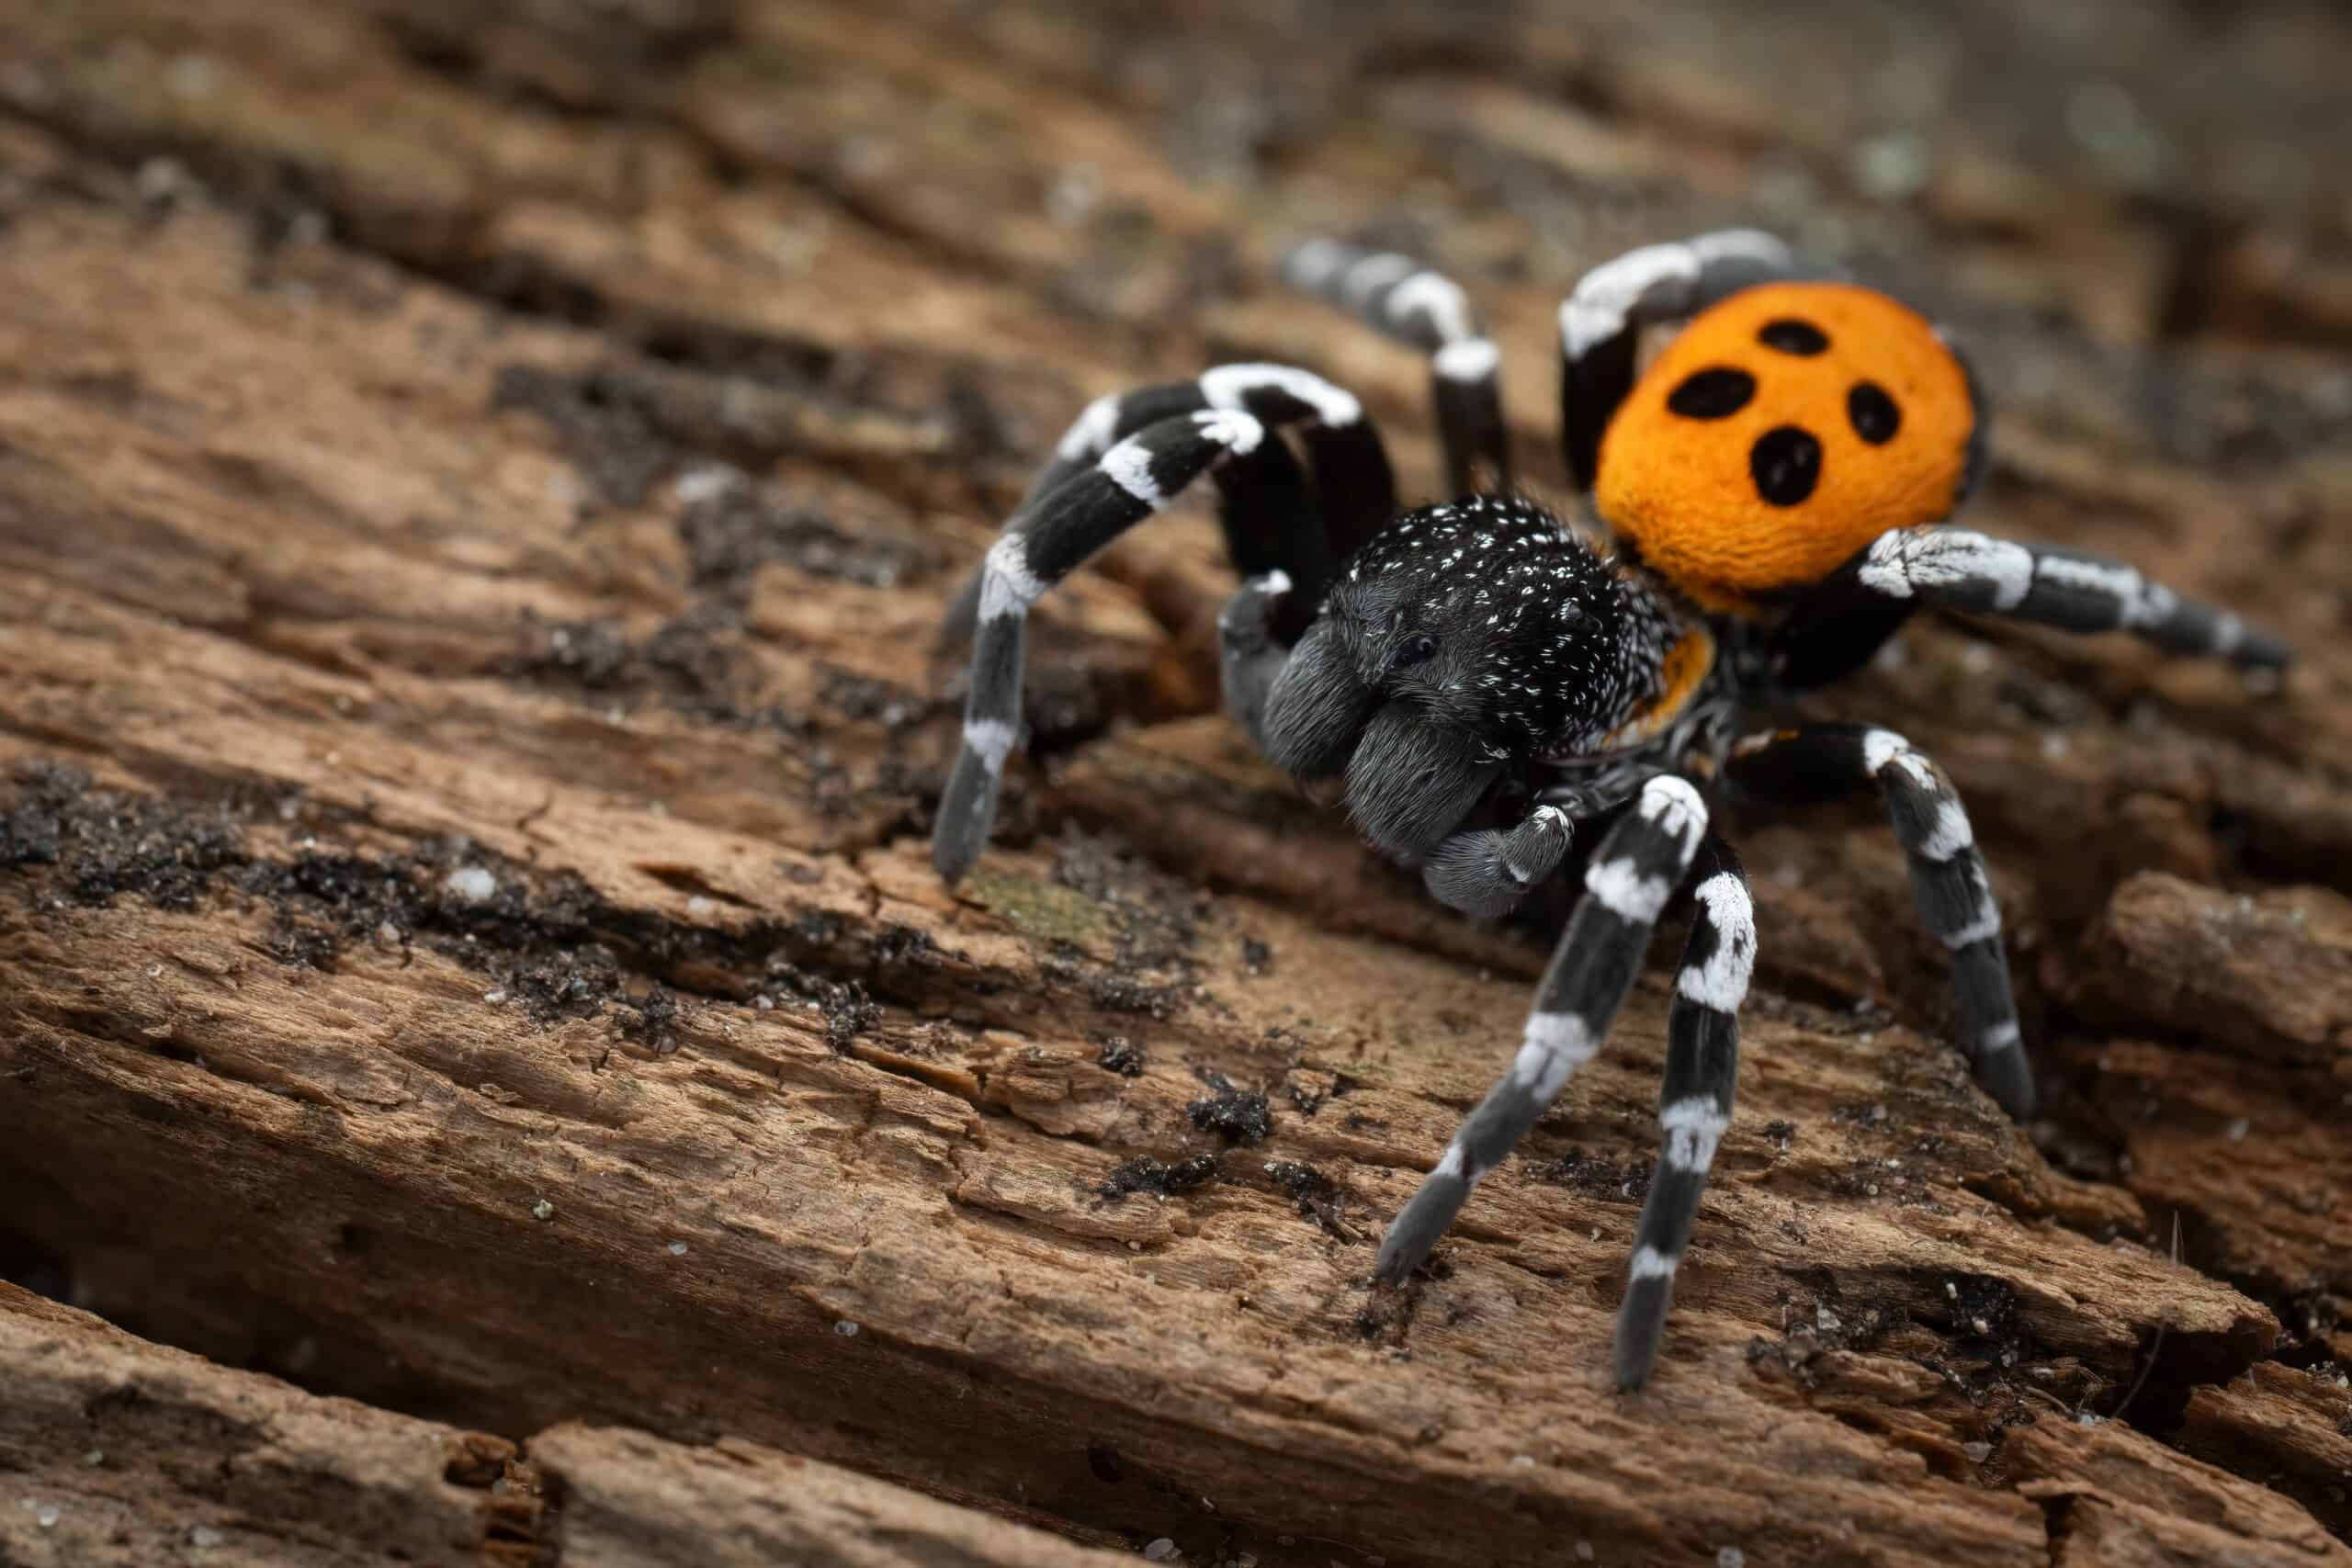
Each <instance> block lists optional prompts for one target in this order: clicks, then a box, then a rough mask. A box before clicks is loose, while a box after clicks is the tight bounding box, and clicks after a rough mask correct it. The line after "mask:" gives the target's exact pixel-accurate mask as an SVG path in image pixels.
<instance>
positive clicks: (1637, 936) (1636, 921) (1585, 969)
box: [1375, 774, 1707, 1283]
mask: <svg viewBox="0 0 2352 1568" xmlns="http://www.w3.org/2000/svg"><path fill="white" fill-rule="evenodd" d="M1706 831H1707V808H1706V806H1705V804H1704V803H1703V802H1702V801H1701V799H1700V798H1699V792H1698V791H1697V790H1696V789H1694V788H1692V787H1691V784H1690V782H1689V781H1688V780H1686V779H1681V778H1677V777H1675V776H1673V775H1671V774H1667V775H1662V776H1660V777H1657V778H1654V779H1652V780H1651V781H1650V782H1649V783H1648V784H1645V785H1644V786H1643V788H1642V793H1641V795H1640V796H1639V797H1638V798H1637V799H1636V800H1635V801H1634V805H1633V807H1632V808H1631V809H1629V810H1628V811H1627V812H1626V813H1625V814H1624V815H1623V816H1622V817H1620V818H1618V820H1617V823H1616V825H1615V826H1614V827H1612V828H1611V829H1610V830H1609V835H1608V837H1607V838H1605V839H1603V840H1601V843H1600V849H1599V850H1598V851H1597V852H1595V853H1594V855H1593V857H1592V862H1591V863H1590V864H1589V866H1588V867H1587V868H1586V870H1585V877H1584V886H1585V895H1584V897H1582V898H1581V899H1579V900H1578V901H1577V908H1576V912H1575V913H1574V914H1573V915H1572V916H1570V917H1569V919H1568V925H1567V929H1566V931H1563V932H1562V933H1561V935H1560V940H1559V943H1558V945H1557V946H1556V947H1555V948H1554V949H1553V952H1552V962H1551V964H1549V966H1547V967H1546V968H1545V969H1544V978H1543V980H1542V982H1541V983H1540V984H1539V985H1538V987H1537V988H1536V993H1535V1006H1534V1008H1533V1010H1531V1011H1530V1012H1529V1013H1528V1015H1527V1029H1526V1032H1525V1034H1524V1036H1523V1037H1522V1039H1521V1044H1520V1048H1519V1055H1518V1057H1517V1058H1516V1059H1515V1060H1514V1061H1513V1062H1512V1064H1511V1069H1510V1073H1509V1074H1508V1075H1507V1076H1506V1077H1504V1078H1503V1079H1502V1081H1501V1082H1499V1083H1498V1084H1496V1085H1495V1087H1494V1088H1493V1089H1490V1090H1488V1091H1487V1098H1486V1099H1484V1100H1480V1101H1479V1102H1478V1105H1477V1107H1476V1109H1475V1110H1473V1111H1471V1112H1470V1115H1469V1117H1468V1118H1467V1119H1466V1120H1465V1121H1464V1122H1463V1123H1462V1130H1461V1131H1460V1132H1458V1133H1456V1134H1454V1135H1453V1143H1451V1144H1450V1145H1447V1146H1446V1151H1445V1156H1444V1157H1443V1158H1442V1159H1440V1160H1439V1161H1438V1163H1437V1168H1436V1169H1435V1170H1432V1171H1431V1172H1430V1174H1429V1176H1428V1178H1427V1179H1425V1180H1423V1181H1422V1183H1421V1186H1420V1190H1419V1191H1417V1192H1415V1193H1414V1194H1413V1196H1412V1198H1411V1200H1410V1201H1408V1202H1407V1203H1406V1205H1405V1207H1404V1208H1403V1209H1402V1210H1400V1211H1399V1212H1398V1213H1397V1218H1396V1220H1395V1221H1394V1222H1393V1223H1392V1224H1390V1225H1389V1227H1388V1234H1387V1235H1385V1237H1383V1238H1382V1240H1381V1244H1380V1260H1379V1263H1378V1264H1377V1265H1376V1268H1375V1272H1376V1275H1377V1277H1378V1278H1380V1279H1382V1280H1388V1281H1389V1282H1391V1283H1399V1282H1401V1281H1402V1280H1404V1279H1405V1277H1406V1276H1407V1275H1408V1274H1410V1273H1411V1272H1412V1271H1413V1270H1414V1269H1417V1268H1419V1266H1420V1264H1421V1261H1422V1259H1424V1258H1427V1257H1428V1256H1429V1254H1430V1248H1431V1247H1435V1246H1436V1245H1437V1240H1438V1237H1440V1236H1441V1235H1444V1234H1445V1229H1446V1227H1447V1226H1448V1225H1450V1224H1453V1217H1454V1215H1456V1214H1457V1213H1461V1211H1462V1205H1463V1203H1464V1201H1465V1200H1467V1199H1468V1198H1469V1196H1470V1189H1471V1188H1473V1187H1475V1186H1476V1185H1477V1183H1478V1180H1479V1179H1480V1178H1481V1177H1484V1176H1485V1175H1486V1174H1487V1172H1488V1171H1490V1170H1492V1169H1494V1168H1495V1167H1497V1166H1498V1165H1500V1164H1501V1163H1502V1161H1503V1156H1506V1155H1508V1154H1509V1153H1510V1151H1511V1149H1512V1147H1513V1146H1514V1145H1517V1144H1518V1142H1519V1141H1520V1139H1521V1138H1522V1137H1524V1136H1526V1135H1527V1130H1528V1129H1529V1128H1531V1127H1532V1126H1534V1125H1535V1120H1536V1118H1537V1117H1539V1116H1541V1115H1543V1114H1544V1108H1545V1107H1546V1106H1549V1105H1550V1104H1551V1103H1552V1101H1553V1100H1555V1099H1557V1098H1558V1096H1559V1093H1560V1090H1561V1089H1562V1088H1563V1087H1564V1086H1565V1085H1566V1083H1567V1081H1568V1077H1569V1075H1570V1074H1572V1073H1574V1072H1575V1071H1576V1070H1577V1068H1578V1067H1580V1066H1583V1065H1584V1064H1585V1063H1587V1062H1589V1061H1590V1060H1591V1059H1592V1057H1593V1055H1594V1054H1595V1053H1596V1052H1598V1051H1599V1050H1600V1043H1601V1042H1602V1041H1603V1040H1604V1039H1606V1038H1607V1037H1608V1034H1609V1028H1610V1025H1611V1024H1612V1023H1613V1022H1615V1021H1616V1018H1617V1010H1618V1009H1619V1008H1621V1007H1623V1005H1624V1001H1625V995H1626V993H1627V992H1628V991H1630V990H1631V989H1632V988H1633V985H1634V976H1635V975H1636V974H1637V973H1638V972H1639V971H1640V968H1641V964H1642V953H1643V952H1644V950H1645V949H1646V948H1647V947H1648V945H1649V939H1650V931H1651V928H1652V927H1654V926H1655V925H1656V924H1657V918H1658V914H1659V911H1661V910H1662V909H1664V908H1666V904H1667V900H1668V899H1669V898H1670V897H1673V895H1674V890H1675V888H1676V887H1678V886H1680V885H1681V882H1682V879H1683V875H1684V874H1685V873H1686V872H1687V871H1689V869H1690V867H1691V857H1692V856H1693V855H1695V854H1696V853H1697V852H1698V849H1699V841H1700V840H1701V839H1702V838H1703V837H1704V836H1705V834H1706Z"/></svg>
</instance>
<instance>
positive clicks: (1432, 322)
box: [1283, 240, 1510, 495]
mask: <svg viewBox="0 0 2352 1568" xmlns="http://www.w3.org/2000/svg"><path fill="white" fill-rule="evenodd" d="M1283 276H1284V277H1285V278H1287V279H1288V280H1289V281H1290V282H1291V283H1292V284H1293V285H1295V287H1297V288H1303V289H1305V290H1306V291H1307V292H1308V293H1310V294H1313V295H1315V296H1317V298H1319V299H1326V300H1329V302H1330V303H1332V304H1334V305H1338V306H1340V307H1341V308H1343V309H1345V310H1351V311H1353V312H1354V313H1355V314H1356V315H1358V316H1360V317H1362V318H1363V320H1364V321H1367V322H1369V323H1371V325H1373V326H1374V327H1375V328H1377V329H1379V330H1380V331H1381V332H1383V333H1386V334H1387V335H1388V336H1390V337H1393V338H1396V339H1397V340H1398V341H1400V342H1403V343H1408V344H1411V345H1412V346H1414V347H1415V348H1418V349H1419V350H1420V351H1421V352H1422V353H1424V354H1426V355H1430V401H1431V402H1432V403H1433V404H1434V405H1435V406H1436V409H1437V424H1438V434H1439V436H1440V438H1441V439H1442V442H1443V444H1444V446H1445V468H1446V482H1447V484H1448V485H1449V486H1450V487H1451V488H1452V491H1453V493H1454V494H1456V495H1469V494H1473V493H1478V492H1485V491H1507V490H1509V489H1510V440H1509V435H1508V433H1507V432H1506V431H1505V430H1504V428H1503V404H1502V384H1501V380H1500V375H1499V372H1500V370H1501V368H1502V354H1501V351H1500V350H1498V349H1497V348H1496V346H1495V342H1494V339H1492V338H1490V337H1488V336H1487V335H1486V333H1485V332H1484V331H1483V330H1482V329H1481V328H1480V326H1479V324H1478V319H1477V316H1476V312H1474V311H1473V310H1471V308H1470V298H1469V296H1468V295H1467V294H1465V293H1464V292H1463V289H1462V286H1461V285H1460V284H1458V283H1455V282H1454V281H1453V279H1452V278H1450V277H1447V276H1443V275H1442V274H1441V273H1436V272H1432V271H1430V269H1429V268H1427V267H1425V266H1423V265H1420V263H1419V262H1417V261H1415V260H1413V259H1412V258H1411V257H1410V256H1404V255H1399V254H1397V253H1396V252H1394V251H1368V250H1364V249H1363V248H1362V247H1360V246H1356V245H1351V244H1347V243H1343V242H1341V241H1339V240H1309V241H1308V242H1306V243H1305V244H1303V245H1301V246H1299V247H1298V248H1297V249H1296V250H1295V251H1293V252H1291V254H1289V256H1288V257H1286V258H1285V259H1284V260H1283Z"/></svg>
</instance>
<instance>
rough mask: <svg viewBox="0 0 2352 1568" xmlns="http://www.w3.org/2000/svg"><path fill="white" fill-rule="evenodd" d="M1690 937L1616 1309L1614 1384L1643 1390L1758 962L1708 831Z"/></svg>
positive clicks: (1733, 1075) (1709, 1158)
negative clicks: (1650, 1162)
mask: <svg viewBox="0 0 2352 1568" xmlns="http://www.w3.org/2000/svg"><path fill="white" fill-rule="evenodd" d="M1697 874H1698V886H1696V887H1694V888H1693V889H1692V890H1691V892H1692V908H1691V935H1690V938H1689V940H1688V941H1687V942H1684V944H1683V948H1682V970H1681V973H1680V974H1679V976H1676V978H1675V982H1674V1003H1673V1006H1672V1007H1671V1009H1670V1010H1668V1013H1667V1015H1666V1082H1665V1085H1664V1087H1663V1088H1662V1089H1660V1090H1659V1092H1658V1112H1657V1119H1658V1126H1659V1127H1660V1129H1661V1130H1662V1131H1663V1132H1664V1133H1665V1134H1666V1137H1665V1141H1664V1142H1663V1143H1662V1144H1661V1145H1659V1147H1658V1155H1657V1171H1656V1173H1655V1174H1653V1175H1652V1176H1651V1178H1650V1195H1649V1199H1648V1201H1646V1202H1645V1203H1644V1204H1643V1205H1642V1219H1641V1224H1640V1226H1639V1228H1638V1229H1637V1230H1636V1231H1635V1232H1634V1258H1633V1263H1632V1267H1631V1280H1630V1282H1629V1283H1628V1285H1627V1287H1626V1290H1625V1302H1624V1304H1623V1306H1622V1307H1620V1308H1619V1309H1618V1313H1617V1386H1618V1387H1620V1388H1626V1389H1632V1388H1639V1387H1640V1386H1641V1385H1642V1384H1643V1383H1645V1382H1647V1381H1648V1380H1649V1375H1650V1366H1651V1363H1653V1362H1654V1361H1656V1360H1657V1345H1658V1337H1659V1335H1660V1333H1661V1332H1662V1331H1663V1330H1664V1328H1665V1326H1666V1314H1667V1309H1668V1307H1669V1306H1671V1305H1672V1304H1673V1302H1674V1271H1675V1269H1677V1268H1678V1267H1679V1265H1680V1263H1681V1261H1682V1250H1683V1248H1684V1247H1687V1246H1689V1245H1690V1241H1691V1220H1692V1218H1693V1217H1694V1216H1695V1215H1696V1214H1697V1213H1698V1211H1699V1195H1700V1194H1701V1193H1702V1192H1703V1191H1705V1190H1706V1186H1707V1168H1708V1167H1709V1166H1711V1165H1713V1163H1714V1158H1715V1145H1716V1144H1717V1142H1719V1141H1720V1140H1721V1139H1722V1137H1723V1134H1724V1128H1726V1127H1728V1126H1730V1125H1731V1106H1732V1094H1733V1090H1734V1089H1735V1088H1736V1085H1737V1081H1738V1077H1739V1006H1740V1003H1741V1002H1742V1001H1743V1000H1745V999H1746V998H1747V976H1748V973H1749V971H1750V970H1751V969H1752V968H1753V967H1754V966H1755V963H1756V910H1755V906H1754V905H1753V904H1752V903H1751V902H1750V901H1749V899H1748V896H1747V875H1746V874H1744V873H1743V872H1742V871H1741V870H1740V865H1739V857H1738V856H1737V855H1736V854H1734V853H1733V852H1732V849H1731V846H1730V845H1728V844H1726V843H1724V841H1723V840H1721V839H1719V838H1716V837H1715V836H1713V834H1710V835H1709V836H1708V838H1707V841H1706V843H1705V844H1704V845H1703V846H1702V848H1701V850H1700V852H1699V863H1698V873H1697Z"/></svg>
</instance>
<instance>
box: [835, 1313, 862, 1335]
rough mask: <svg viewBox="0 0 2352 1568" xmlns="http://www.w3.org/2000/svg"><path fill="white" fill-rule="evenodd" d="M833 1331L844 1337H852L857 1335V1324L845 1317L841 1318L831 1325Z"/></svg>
mask: <svg viewBox="0 0 2352 1568" xmlns="http://www.w3.org/2000/svg"><path fill="white" fill-rule="evenodd" d="M833 1332H834V1333H836V1334H838V1335H840V1336H841V1337H842V1338H844V1339H854V1338H856V1337H857V1325H856V1324H854V1323H852V1322H851V1321H850V1320H849V1319H847V1318H842V1320H841V1321H840V1322H838V1323H836V1324H834V1325H833Z"/></svg>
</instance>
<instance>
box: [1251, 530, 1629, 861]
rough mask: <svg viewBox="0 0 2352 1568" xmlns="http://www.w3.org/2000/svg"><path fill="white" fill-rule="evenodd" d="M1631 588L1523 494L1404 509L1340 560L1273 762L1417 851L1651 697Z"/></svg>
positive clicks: (1276, 716) (1288, 701) (1286, 671)
mask: <svg viewBox="0 0 2352 1568" xmlns="http://www.w3.org/2000/svg"><path fill="white" fill-rule="evenodd" d="M1636 592H1637V590H1636V589H1635V588H1634V585H1633V584H1632V583H1630V582H1629V581H1627V580H1625V579H1623V578H1622V577H1620V576H1618V575H1617V574H1616V573H1614V572H1612V571H1611V570H1610V569H1609V567H1608V566H1607V564H1606V563H1604V562H1603V561H1602V560H1601V559H1600V558H1599V557H1598V556H1597V555H1596V554H1595V553H1594V552H1593V551H1592V550H1591V549H1590V548H1589V547H1587V546H1585V545H1584V544H1583V543H1582V542H1581V541H1579V540H1577V539H1576V538H1574V537H1573V536H1569V535H1568V534H1566V533H1565V532H1564V531H1563V530H1562V529H1561V527H1560V525H1559V524H1558V522H1557V521H1556V520H1555V519H1554V518H1553V517H1552V516H1550V515H1549V514H1548V513H1544V511H1542V510H1541V509H1540V508H1538V507H1536V506H1534V505H1532V504H1531V503H1529V502H1521V501H1517V500H1512V499H1507V498H1487V497H1473V498H1470V499H1468V500H1465V501H1463V502H1459V503H1453V504H1446V505H1440V506H1425V507H1422V508H1421V509H1420V510H1419V511H1416V512H1408V513H1405V514H1404V515H1403V516H1401V517H1398V518H1397V520H1396V521H1394V522H1393V523H1390V524H1389V525H1387V526H1385V527H1384V528H1382V529H1381V530H1380V531H1379V532H1378V533H1376V534H1374V536H1372V538H1371V539H1370V540H1369V541H1368V542H1367V543H1366V544H1365V545H1364V546H1363V548H1362V549H1360V550H1358V551H1357V552H1356V553H1355V555H1354V556H1353V557H1351V558H1350V559H1349V561H1348V563H1347V565H1346V567H1345V568H1344V569H1343V570H1341V571H1340V574H1339V578H1338V581H1335V582H1334V583H1333V584H1332V586H1331V589H1330V592H1329V594H1328V596H1327V597H1326V598H1325V600H1324V602H1323V605H1322V608H1321V611H1320V613H1319V614H1318V615H1317V617H1316V620H1315V623H1314V625H1313V626H1310V627H1309V628H1308V629H1307V631H1306V635H1305V636H1304V637H1301V638H1300V640H1299V642H1298V644H1297V645H1296V646H1295V648H1294V649H1292V655H1291V659H1290V660H1289V662H1288V663H1287V664H1286V665H1285V666H1284V667H1283V671H1282V673H1281V674H1280V675H1278V676H1276V677H1275V679H1274V682H1273V684H1272V689H1271V690H1270V691H1269V693H1268V694H1267V699H1266V713H1265V735H1266V748H1267V754H1268V756H1269V757H1270V758H1271V759H1272V761H1274V762H1276V763H1277V764H1279V765H1281V766H1283V767H1284V768H1286V769H1288V770H1289V771H1290V772H1291V773H1295V774H1297V775H1298V776H1300V777H1302V778H1314V777H1317V776H1327V775H1329V774H1332V773H1341V772H1344V773H1345V774H1346V777H1347V803H1348V809H1349V811H1350V813H1351V815H1352V816H1353V817H1354V818H1355V821H1356V825H1357V827H1358V828H1359V829H1362V830H1363V833H1364V835H1365V836H1366V837H1367V838H1368V839H1369V840H1372V842H1374V844H1376V845H1378V846H1379V847H1380V848H1382V849H1383V850H1385V851H1387V852H1389V853H1391V854H1394V855H1397V856H1398V857H1400V858H1407V859H1418V857H1419V854H1420V853H1422V852H1425V851H1427V850H1428V849H1430V848H1431V847H1433V846H1434V845H1435V843H1436V841H1437V840H1439V839H1440V838H1441V837H1442V836H1443V835H1444V833H1445V832H1446V830H1447V829H1450V828H1452V827H1453V825H1454V824H1455V823H1456V822H1458V821H1460V820H1461V818H1463V816H1464V813H1465V812H1467V810H1468V809H1469V807H1470V805H1471V803H1472V802H1474V801H1475V800H1476V799H1477V797H1478V796H1479V795H1480V794H1481V793H1482V792H1483V791H1484V790H1485V789H1486V787H1487V784H1489V783H1491V782H1492V780H1493V778H1494V776H1495V774H1496V773H1498V771H1499V770H1500V768H1501V767H1502V766H1503V765H1504V764H1505V763H1507V762H1510V761H1516V760H1519V759H1521V758H1525V757H1528V756H1531V755H1532V754H1534V753H1536V752H1538V751H1541V750H1545V749H1547V748H1549V747H1552V746H1555V745H1559V744H1562V743H1566V744H1570V745H1576V744H1580V743H1583V742H1585V741H1587V740H1589V739H1593V738H1597V737H1598V736H1599V735H1600V733H1602V732H1603V731H1605V730H1606V729H1607V728H1609V726H1610V725H1611V723H1613V722H1615V720H1617V719H1618V718H1619V717H1621V716H1623V712H1624V710H1625V709H1626V707H1627V706H1628V705H1629V699H1630V698H1632V697H1634V696H1637V695H1646V694H1648V693H1649V692H1650V691H1651V689H1652V688H1653V687H1654V686H1655V684H1656V678H1657V671H1656V669H1655V667H1654V666H1651V665H1647V664H1645V662H1644V661H1643V660H1642V659H1641V658H1640V657H1639V656H1638V653H1637V650H1636V649H1635V648H1634V644H1633V642H1632V639H1631V638H1629V637H1628V636H1627V631H1628V626H1629V624H1630V623H1631V622H1632V621H1633V620H1634V608H1633V605H1632V604H1631V603H1630V601H1631V600H1632V599H1633V598H1634V595H1635V593H1636Z"/></svg>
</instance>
